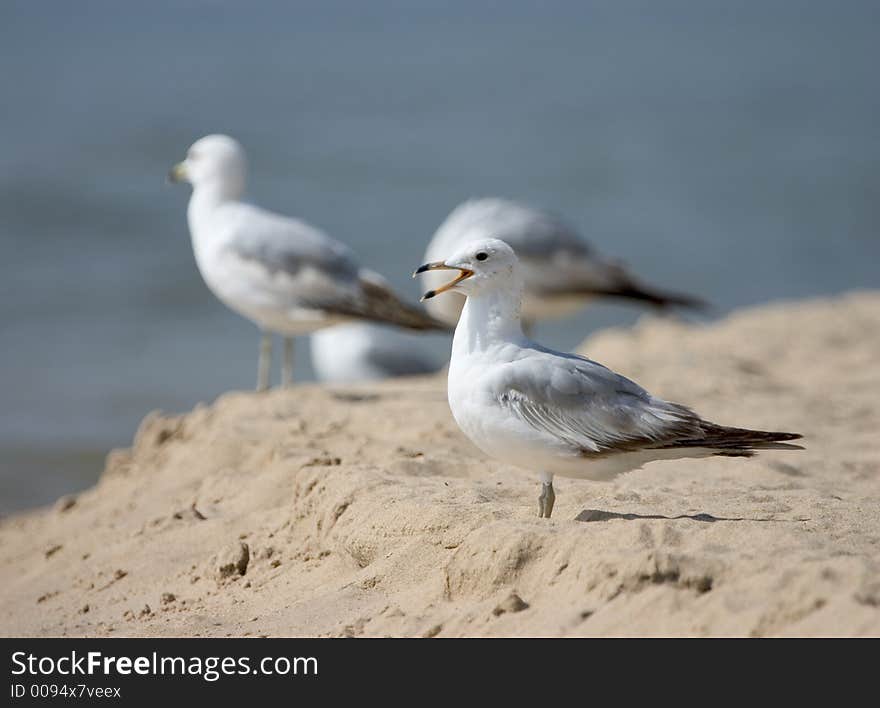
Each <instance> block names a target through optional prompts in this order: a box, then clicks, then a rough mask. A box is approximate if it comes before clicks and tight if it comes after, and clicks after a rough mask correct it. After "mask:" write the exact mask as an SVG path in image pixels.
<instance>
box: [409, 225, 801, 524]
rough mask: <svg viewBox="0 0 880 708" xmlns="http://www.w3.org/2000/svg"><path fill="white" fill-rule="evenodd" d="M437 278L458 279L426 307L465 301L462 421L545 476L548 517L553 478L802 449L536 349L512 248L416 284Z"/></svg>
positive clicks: (497, 450)
mask: <svg viewBox="0 0 880 708" xmlns="http://www.w3.org/2000/svg"><path fill="white" fill-rule="evenodd" d="M437 270H456V271H458V275H457V276H456V277H455V279H454V280H452V281H451V282H448V283H446V284H445V285H442V286H440V287H437V288H434V289H433V290H429V291H428V292H427V293H425V295H424V297H423V299H430V298H433V297H434V296H435V295H438V294H440V293H442V292H445V291H447V290H455V291H457V292H459V293H461V294H463V295H465V296H466V298H467V301H466V303H465V306H464V309H463V311H462V313H461V319H460V320H459V322H458V326H457V327H456V329H455V336H454V338H453V344H452V359H451V361H450V364H449V383H448V398H449V407H450V408H451V409H452V415H453V416H454V417H455V420H456V422H457V423H458V425H459V426H460V427H461V429H462V431H464V433H465V434H466V435H467V436H468V437H469V438H470V439H471V440H472V441H473V442H474V444H475V445H476V446H477V447H479V448H480V449H481V450H482V451H483V452H485V453H486V454H487V455H489V456H491V457H494V458H497V459H499V460H502V461H504V462H507V463H509V464H512V465H515V466H517V467H523V468H528V469H532V470H535V471H538V472H539V473H540V474H541V476H542V481H543V487H542V491H541V496H540V497H539V498H538V515H539V516H541V517H545V518H549V517H550V514H551V512H552V511H553V502H554V500H555V498H556V496H555V494H554V492H553V475H554V474H559V475H562V476H565V477H576V478H580V479H592V480H608V479H612V478H613V477H615V476H616V475H619V474H621V473H623V472H628V471H630V470H634V469H638V468H640V467H641V466H642V465H644V464H645V463H647V462H651V461H653V460H669V459H677V458H685V457H707V456H710V455H721V456H725V457H751V456H752V455H754V454H755V451H757V450H765V449H802V448H800V447H799V446H797V445H788V444H785V442H784V441H786V440H796V439H798V438H800V437H801V436H800V435H798V434H797V433H775V432H765V431H763V430H748V429H744V428H730V427H727V426H723V425H717V424H715V423H710V422H709V421H707V420H703V419H702V418H700V416H698V415H697V414H696V413H694V412H693V411H692V410H690V409H689V408H686V407H685V406H682V405H679V404H677V403H670V402H669V401H664V400H663V399H661V398H657V397H656V396H652V395H651V394H650V393H648V392H647V391H645V390H644V389H643V388H641V387H640V386H639V385H638V384H636V383H634V382H632V381H630V380H629V379H627V378H625V377H624V376H621V375H620V374H616V373H615V372H613V371H611V370H609V369H607V368H605V367H604V366H602V365H601V364H597V363H596V362H594V361H590V360H589V359H586V358H584V357H580V356H576V355H574V354H563V353H561V352H556V351H553V350H552V349H547V348H546V347H542V346H541V345H540V344H537V343H535V342H532V341H530V340H529V339H528V338H527V337H525V335H523V331H522V326H521V316H520V304H521V300H522V296H523V288H524V286H523V276H522V269H521V267H520V264H519V262H518V260H517V257H516V255H515V254H514V252H513V249H512V248H511V247H510V246H508V245H507V244H506V243H504V242H503V241H500V240H498V239H485V240H482V241H477V242H473V243H469V244H467V245H466V246H464V247H463V248H460V249H458V250H456V251H455V252H453V253H452V255H451V256H450V257H449V258H447V259H445V260H441V261H436V262H433V263H426V264H425V265H423V266H421V267H420V268H418V269H417V270H416V272H415V273H414V274H413V275H416V274H418V273H423V272H427V271H437Z"/></svg>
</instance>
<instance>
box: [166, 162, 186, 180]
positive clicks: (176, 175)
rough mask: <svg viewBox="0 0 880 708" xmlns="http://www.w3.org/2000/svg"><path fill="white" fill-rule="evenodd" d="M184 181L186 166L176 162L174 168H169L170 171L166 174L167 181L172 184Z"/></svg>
mask: <svg viewBox="0 0 880 708" xmlns="http://www.w3.org/2000/svg"><path fill="white" fill-rule="evenodd" d="M185 180H186V165H185V164H184V163H182V162H178V163H177V164H176V165H174V167H172V168H171V171H170V172H168V181H169V182H171V183H172V184H174V183H176V182H183V181H185Z"/></svg>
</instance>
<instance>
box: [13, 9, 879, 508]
mask: <svg viewBox="0 0 880 708" xmlns="http://www.w3.org/2000/svg"><path fill="white" fill-rule="evenodd" d="M878 21H880V10H878V5H877V3H873V2H835V3H828V2H816V3H808V2H798V1H796V0H791V1H790V2H758V1H755V2H738V3H729V2H709V1H706V0H699V1H697V0H695V1H694V2H642V3H634V2H593V3H586V2H580V3H558V2H540V3H538V2H535V3H522V2H504V3H492V4H489V3H474V2H454V3H450V2H442V3H440V2H437V3H404V2H397V3H395V2H388V1H382V2H379V1H376V0H374V1H373V2H371V3H355V2H349V3H337V2H333V3H329V2H323V3H308V4H305V3H289V2H280V1H279V2H258V3H243V2H242V3H231V2H209V1H207V0H206V1H201V2H200V1H196V0H188V1H177V2H170V1H168V0H153V1H152V2H150V3H136V4H135V3H119V2H110V1H107V2H88V1H86V0H78V2H76V3H70V2H36V1H29V2H17V1H14V0H6V1H5V2H4V3H3V4H2V5H0V47H2V50H0V51H2V58H3V61H2V63H0V92H2V93H0V95H2V109H0V239H2V245H3V252H4V258H3V259H2V261H0V288H2V290H0V292H2V297H0V337H2V341H0V344H2V366H0V395H2V408H0V510H4V511H8V510H10V509H14V508H19V507H22V506H27V505H31V504H37V503H43V502H46V501H48V500H51V499H52V498H54V497H55V496H58V495H59V494H61V493H64V492H66V491H69V490H71V489H74V488H78V487H81V486H83V485H86V484H88V483H90V482H91V481H92V480H94V479H95V477H96V476H97V474H98V472H99V470H100V466H101V457H102V455H103V453H104V452H105V451H106V450H107V449H108V448H110V447H112V446H118V445H123V444H126V443H127V442H128V441H129V440H130V438H131V435H132V433H133V431H134V429H135V427H136V425H137V422H138V421H139V420H140V419H141V418H142V417H143V415H144V414H145V413H146V412H147V411H149V410H151V409H154V408H162V409H165V410H170V411H177V410H185V409H188V408H190V407H191V406H192V405H193V404H194V403H196V402H197V401H200V400H211V399H213V398H214V397H216V395H218V394H219V393H221V392H222V391H224V390H228V389H231V388H249V387H250V386H251V385H252V383H253V378H254V375H255V371H254V369H255V358H256V348H257V337H256V332H255V331H254V328H253V326H252V325H250V324H249V323H247V322H245V321H243V320H241V319H239V318H238V317H236V316H235V315H233V314H231V313H229V312H227V311H226V310H225V309H224V308H223V307H222V306H221V305H220V304H219V303H218V302H216V301H215V300H214V299H213V297H212V296H211V295H210V294H209V292H208V291H207V289H206V288H205V287H204V286H203V284H202V283H201V281H200V279H199V277H198V274H197V272H196V270H195V265H194V263H193V259H192V255H191V251H190V245H189V240H188V234H187V230H186V224H185V218H184V211H185V204H186V199H187V197H188V189H186V188H183V187H181V188H177V189H172V188H168V187H166V186H165V185H164V183H163V179H164V175H165V173H166V171H167V169H168V167H169V166H170V165H171V164H172V163H173V162H175V161H177V160H178V159H180V158H181V157H182V155H183V153H184V151H185V149H186V147H187V146H188V145H189V144H190V143H191V142H192V141H193V140H194V139H195V138H197V137H199V136H201V135H203V134H206V133H209V132H228V133H230V134H232V135H235V136H237V137H238V138H240V139H241V140H242V142H243V143H244V144H245V146H246V147H247V148H248V151H249V154H250V158H251V164H252V167H253V178H252V181H251V196H252V197H253V198H255V199H256V200H257V201H259V202H260V203H262V204H263V205H265V206H268V207H270V208H275V209H278V210H281V211H285V212H288V213H291V214H297V215H301V216H303V217H305V218H307V219H308V220H310V221H312V222H313V223H315V224H317V225H320V226H321V227H323V228H324V229H326V230H327V231H328V232H329V233H331V234H333V235H335V236H336V237H337V238H339V239H342V240H344V241H346V242H347V243H349V244H350V245H352V246H353V247H354V248H355V249H356V250H357V251H358V252H359V253H360V254H361V256H362V258H363V260H364V261H365V262H366V263H367V264H369V265H370V266H372V267H374V268H376V269H377V270H380V271H381V272H383V273H384V274H385V275H386V276H388V277H389V278H390V279H391V280H392V282H393V283H394V284H395V285H396V286H397V287H398V288H399V289H400V290H401V291H403V292H405V293H407V294H408V295H410V296H413V297H415V296H416V295H417V287H418V286H417V284H416V283H414V282H413V281H411V280H410V279H409V273H410V272H411V270H412V267H413V266H414V265H416V264H417V263H418V262H419V260H420V257H421V255H422V251H423V249H424V245H425V242H426V240H427V239H428V238H429V237H430V235H431V233H432V232H433V230H434V228H435V227H436V226H437V225H438V224H439V223H440V221H441V220H442V219H443V217H444V216H445V215H446V213H447V212H448V211H449V210H450V209H451V208H452V207H453V206H454V205H455V204H456V203H457V202H459V201H460V200H462V199H464V198H466V197H469V196H474V195H503V196H508V197H514V198H520V199H523V200H526V201H528V202H532V203H535V204H539V205H544V206H547V207H550V208H552V209H554V210H556V211H558V212H560V213H562V214H565V215H567V216H568V218H569V219H570V220H571V221H572V222H574V223H575V224H578V225H579V226H580V227H581V228H582V230H583V233H584V234H585V235H587V236H588V237H589V238H590V239H591V240H593V241H594V242H595V243H596V244H598V245H599V246H600V247H601V248H602V250H603V251H605V252H606V253H609V254H612V255H614V256H617V257H620V258H622V259H624V260H626V261H628V262H629V263H630V264H631V265H632V266H633V267H634V269H635V270H636V271H637V272H639V273H641V274H642V275H643V276H644V277H645V278H647V279H649V280H650V281H652V282H655V283H657V284H659V285H665V286H669V287H676V288H678V289H682V290H688V291H692V292H694V293H698V294H701V295H703V296H705V297H707V298H709V299H711V300H712V301H713V302H714V303H717V304H718V305H719V306H720V308H721V311H722V312H723V311H724V310H726V309H729V308H732V307H737V306H741V305H747V304H750V303H755V302H760V301H764V300H768V299H774V298H791V297H800V296H804V295H811V294H817V293H833V292H838V291H842V290H846V289H850V288H857V287H876V286H877V285H878V274H877V262H878V258H880V237H878V228H877V227H878V222H880V219H878V217H880V189H878V184H880V181H878V177H880V120H878V119H880V115H878V109H880V87H878V82H877V78H876V72H877V66H878V58H880V51H878V47H880V36H878V35H880V32H878ZM636 314H637V313H636V311H634V310H631V309H626V308H620V307H610V306H602V307H597V308H593V309H590V310H588V311H585V312H584V313H583V314H581V315H579V316H578V317H576V318H574V319H572V320H568V321H565V322H560V323H554V324H547V325H544V326H543V327H542V328H541V329H540V330H539V333H538V334H539V337H540V338H541V339H542V340H544V341H546V342H547V343H550V344H553V345H556V346H559V347H572V346H574V345H576V344H577V343H578V342H579V341H580V340H581V339H583V337H584V336H585V335H586V334H587V333H588V332H589V331H591V330H592V329H594V328H596V327H598V326H602V325H605V324H610V323H621V322H629V321H632V320H633V318H634V317H635V316H636ZM299 354H300V356H299V359H298V361H297V367H298V375H299V376H300V377H307V376H310V370H309V365H308V361H307V347H305V346H304V343H302V344H300V346H299Z"/></svg>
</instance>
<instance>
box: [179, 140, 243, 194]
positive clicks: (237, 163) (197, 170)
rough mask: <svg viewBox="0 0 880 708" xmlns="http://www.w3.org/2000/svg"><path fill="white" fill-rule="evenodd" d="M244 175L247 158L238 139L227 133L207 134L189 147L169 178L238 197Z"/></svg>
mask: <svg viewBox="0 0 880 708" xmlns="http://www.w3.org/2000/svg"><path fill="white" fill-rule="evenodd" d="M246 175H247V158H246V157H245V154H244V148H242V146H241V145H240V144H239V142H238V141H237V140H235V139H234V138H230V137H229V136H228V135H208V136H206V137H204V138H200V139H199V140H197V141H196V142H194V143H193V144H192V145H191V146H190V148H189V150H187V152H186V159H185V160H183V162H178V163H177V164H176V165H175V166H174V167H172V168H171V171H170V172H169V173H168V181H169V182H189V183H190V184H191V185H192V186H193V187H194V188H196V189H198V188H200V187H212V188H213V189H215V190H218V191H219V192H221V193H222V194H223V195H224V196H227V197H229V198H237V197H239V196H241V194H242V193H243V192H244V183H245V178H246Z"/></svg>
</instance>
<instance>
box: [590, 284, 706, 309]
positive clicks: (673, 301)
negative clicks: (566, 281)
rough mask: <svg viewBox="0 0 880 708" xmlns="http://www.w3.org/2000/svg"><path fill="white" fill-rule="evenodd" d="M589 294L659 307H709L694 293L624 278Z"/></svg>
mask: <svg viewBox="0 0 880 708" xmlns="http://www.w3.org/2000/svg"><path fill="white" fill-rule="evenodd" d="M591 294H593V295H598V296H601V297H608V298H620V299H623V300H632V301H635V302H643V303H646V304H649V305H653V306H654V307H658V308H660V309H666V308H669V307H683V308H686V309H689V310H700V311H705V310H708V309H710V305H709V303H707V302H706V301H705V300H703V299H701V298H699V297H696V296H694V295H687V294H684V293H674V292H667V291H665V290H657V289H655V288H652V287H650V286H646V285H642V284H641V283H638V282H636V281H634V280H625V281H623V282H621V283H619V284H616V285H614V286H612V287H609V288H607V289H602V290H597V291H593V292H591Z"/></svg>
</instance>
